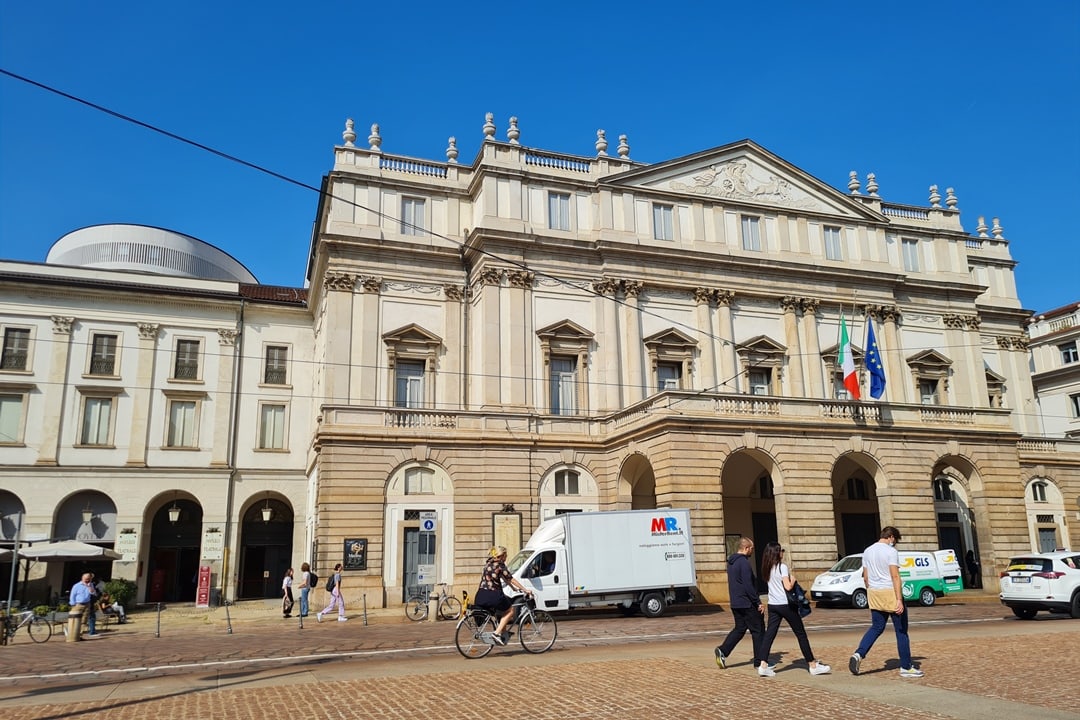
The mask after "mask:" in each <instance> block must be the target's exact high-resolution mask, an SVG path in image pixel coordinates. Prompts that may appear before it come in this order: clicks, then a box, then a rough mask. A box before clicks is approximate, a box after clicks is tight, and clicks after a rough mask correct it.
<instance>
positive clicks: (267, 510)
mask: <svg viewBox="0 0 1080 720" xmlns="http://www.w3.org/2000/svg"><path fill="white" fill-rule="evenodd" d="M262 516H263V522H264V523H268V522H270V518H272V517H274V509H273V508H272V507H270V493H266V503H265V504H264V505H263V508H262Z"/></svg>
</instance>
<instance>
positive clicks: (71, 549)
mask: <svg viewBox="0 0 1080 720" xmlns="http://www.w3.org/2000/svg"><path fill="white" fill-rule="evenodd" d="M19 557H23V558H29V559H30V560H44V561H46V562H48V561H49V560H61V561H66V560H95V559H96V560H119V559H120V558H122V557H123V555H121V554H120V553H118V552H116V551H115V550H110V549H108V548H104V547H101V546H100V545H90V544H89V543H84V542H79V541H78V540H60V541H57V542H48V543H36V544H34V545H31V546H29V547H25V548H20V549H19Z"/></svg>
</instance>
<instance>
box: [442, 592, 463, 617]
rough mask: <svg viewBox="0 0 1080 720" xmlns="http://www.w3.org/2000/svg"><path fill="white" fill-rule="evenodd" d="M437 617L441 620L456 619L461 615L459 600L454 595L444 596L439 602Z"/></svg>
mask: <svg viewBox="0 0 1080 720" xmlns="http://www.w3.org/2000/svg"><path fill="white" fill-rule="evenodd" d="M439 617H441V618H442V619H443V620H457V619H458V618H459V617H461V601H460V600H458V599H457V598H456V597H444V598H443V599H442V600H441V601H440V602H439Z"/></svg>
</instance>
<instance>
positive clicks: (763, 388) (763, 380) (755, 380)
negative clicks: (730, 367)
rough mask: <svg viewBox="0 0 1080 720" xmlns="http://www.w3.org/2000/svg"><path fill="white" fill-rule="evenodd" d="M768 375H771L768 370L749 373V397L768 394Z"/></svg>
mask: <svg viewBox="0 0 1080 720" xmlns="http://www.w3.org/2000/svg"><path fill="white" fill-rule="evenodd" d="M769 375H771V373H770V372H769V371H768V370H751V371H750V372H749V381H750V394H751V395H768V394H769Z"/></svg>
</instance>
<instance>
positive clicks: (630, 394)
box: [622, 280, 647, 407]
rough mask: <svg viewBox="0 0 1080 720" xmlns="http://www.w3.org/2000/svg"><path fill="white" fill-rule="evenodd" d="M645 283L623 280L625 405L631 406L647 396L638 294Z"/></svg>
mask: <svg viewBox="0 0 1080 720" xmlns="http://www.w3.org/2000/svg"><path fill="white" fill-rule="evenodd" d="M642 288H643V283H642V282H641V281H640V280H623V281H622V289H623V294H624V295H625V297H626V304H625V305H623V308H622V310H623V312H622V315H623V328H624V330H625V333H626V350H625V357H626V377H625V383H624V385H623V407H629V406H630V405H633V404H634V403H636V402H638V401H639V400H641V399H642V398H644V397H645V394H644V387H645V385H646V384H647V378H645V376H644V374H643V369H642V368H643V366H644V365H643V362H642V353H643V352H644V350H645V346H644V345H643V344H642V340H641V307H640V305H639V304H638V296H639V295H640V294H641V290H642Z"/></svg>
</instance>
